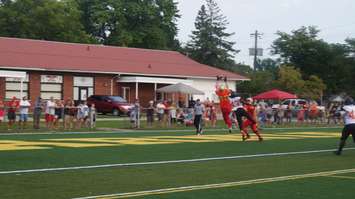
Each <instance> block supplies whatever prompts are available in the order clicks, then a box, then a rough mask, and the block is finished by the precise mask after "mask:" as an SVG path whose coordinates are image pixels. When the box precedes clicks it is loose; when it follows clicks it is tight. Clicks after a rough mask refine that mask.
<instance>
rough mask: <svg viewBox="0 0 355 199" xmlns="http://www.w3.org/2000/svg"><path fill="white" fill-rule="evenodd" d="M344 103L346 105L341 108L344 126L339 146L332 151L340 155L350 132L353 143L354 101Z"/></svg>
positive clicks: (354, 127)
mask: <svg viewBox="0 0 355 199" xmlns="http://www.w3.org/2000/svg"><path fill="white" fill-rule="evenodd" d="M345 104H346V105H345V106H344V107H343V110H344V111H345V115H344V122H345V126H344V128H343V131H342V134H341V138H340V143H339V148H338V150H337V151H335V152H334V153H335V154H336V155H341V152H342V150H343V148H344V146H345V143H346V140H347V139H348V137H349V135H350V134H351V135H352V137H353V141H354V143H355V105H354V102H353V101H350V100H349V101H348V102H345Z"/></svg>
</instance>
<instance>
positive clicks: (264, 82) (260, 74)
mask: <svg viewBox="0 0 355 199" xmlns="http://www.w3.org/2000/svg"><path fill="white" fill-rule="evenodd" d="M248 77H249V78H250V81H245V82H242V83H241V84H240V85H238V86H237V91H238V92H240V93H249V94H250V95H252V96H253V95H256V94H258V93H261V92H264V91H267V90H271V89H273V88H274V87H275V79H274V78H273V77H274V76H273V75H272V73H271V72H270V71H256V72H252V73H250V74H249V75H248Z"/></svg>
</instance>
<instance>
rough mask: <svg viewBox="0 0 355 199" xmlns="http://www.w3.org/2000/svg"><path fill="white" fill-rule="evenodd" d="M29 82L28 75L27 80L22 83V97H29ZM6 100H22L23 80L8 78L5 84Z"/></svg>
mask: <svg viewBox="0 0 355 199" xmlns="http://www.w3.org/2000/svg"><path fill="white" fill-rule="evenodd" d="M28 82H29V78H28V75H26V78H25V79H24V80H23V83H22V96H27V98H29V96H28ZM5 84H6V85H5V90H6V91H5V98H6V99H11V98H12V97H16V98H18V99H19V98H21V78H14V77H7V78H6V83H5Z"/></svg>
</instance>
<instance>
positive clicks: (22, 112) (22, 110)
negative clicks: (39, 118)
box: [19, 96, 31, 129]
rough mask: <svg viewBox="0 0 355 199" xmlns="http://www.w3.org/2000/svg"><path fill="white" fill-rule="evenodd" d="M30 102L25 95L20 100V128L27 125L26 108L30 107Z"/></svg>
mask: <svg viewBox="0 0 355 199" xmlns="http://www.w3.org/2000/svg"><path fill="white" fill-rule="evenodd" d="M30 106H31V104H30V102H29V101H28V100H27V97H26V96H25V97H23V98H22V100H21V101H20V109H19V110H20V120H19V127H20V129H24V128H26V126H27V120H28V109H29V108H30Z"/></svg>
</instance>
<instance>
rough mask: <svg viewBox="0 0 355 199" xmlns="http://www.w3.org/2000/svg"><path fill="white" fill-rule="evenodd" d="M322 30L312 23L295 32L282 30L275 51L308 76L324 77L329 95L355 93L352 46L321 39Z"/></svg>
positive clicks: (286, 62) (287, 62)
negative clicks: (354, 90) (350, 54)
mask: <svg viewBox="0 0 355 199" xmlns="http://www.w3.org/2000/svg"><path fill="white" fill-rule="evenodd" d="M318 33H319V30H318V29H317V28H315V27H312V26H311V27H301V28H299V29H297V30H294V31H292V33H291V34H288V33H284V32H278V33H277V34H278V36H279V38H278V39H276V40H275V41H274V42H273V45H272V48H273V50H272V52H273V54H277V55H280V57H281V59H282V63H283V64H290V65H292V66H295V67H296V68H298V69H300V72H301V74H302V76H303V77H304V78H305V79H308V78H310V76H311V75H316V76H318V77H319V78H320V79H322V80H323V81H324V83H325V84H326V86H327V90H326V93H327V94H334V93H340V92H351V90H352V89H351V88H350V87H349V84H350V85H351V84H352V85H353V84H354V80H353V76H352V75H353V74H354V73H353V72H352V71H353V69H352V68H353V67H354V64H353V62H352V61H351V59H350V58H348V56H349V50H350V49H351V48H350V46H351V45H344V44H329V43H327V42H325V41H323V40H321V39H319V38H318ZM350 43H351V41H350Z"/></svg>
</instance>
